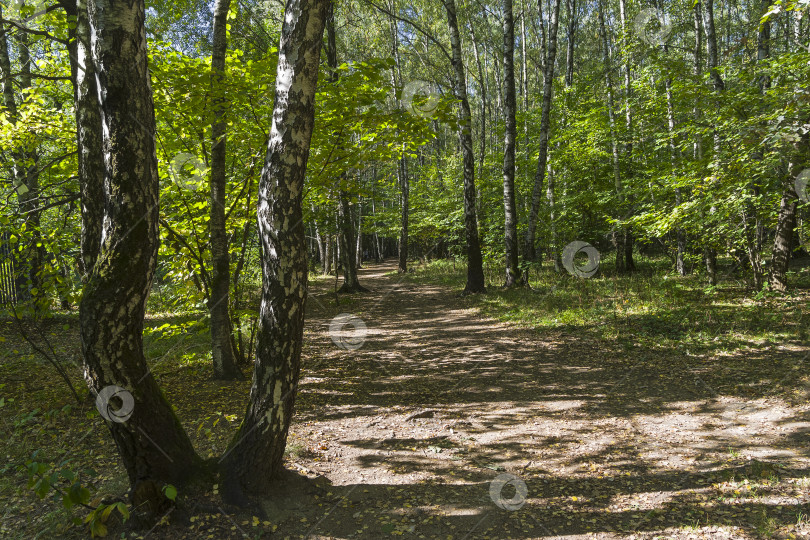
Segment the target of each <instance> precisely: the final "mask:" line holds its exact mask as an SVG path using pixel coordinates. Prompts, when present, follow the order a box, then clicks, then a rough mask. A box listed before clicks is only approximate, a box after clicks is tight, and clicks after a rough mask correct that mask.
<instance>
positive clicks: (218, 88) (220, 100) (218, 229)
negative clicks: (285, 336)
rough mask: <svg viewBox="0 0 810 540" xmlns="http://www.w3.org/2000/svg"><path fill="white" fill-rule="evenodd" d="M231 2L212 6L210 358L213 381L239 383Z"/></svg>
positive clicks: (222, 2) (229, 0) (219, 0)
mask: <svg viewBox="0 0 810 540" xmlns="http://www.w3.org/2000/svg"><path fill="white" fill-rule="evenodd" d="M230 6H231V0H217V1H216V4H215V6H214V38H213V49H212V51H211V95H212V96H213V99H212V104H213V110H214V120H213V122H212V124H211V186H210V187H211V202H210V209H209V211H210V214H211V215H210V219H209V221H208V226H209V228H210V237H211V266H212V271H211V296H210V298H209V300H208V302H209V312H210V315H211V358H212V360H213V364H214V378H215V379H225V380H229V379H242V378H244V377H243V375H242V372H241V371H239V368H238V367H237V366H236V362H235V358H234V356H235V355H234V350H233V345H232V343H231V333H232V325H231V316H230V280H231V259H230V254H229V249H228V234H227V232H226V230H225V228H226V223H225V198H226V191H227V187H228V179H227V175H226V167H227V163H226V159H227V153H226V146H227V134H226V131H227V127H228V119H227V108H228V106H227V102H226V99H225V54H226V52H227V50H228V30H227V25H228V11H229V10H230Z"/></svg>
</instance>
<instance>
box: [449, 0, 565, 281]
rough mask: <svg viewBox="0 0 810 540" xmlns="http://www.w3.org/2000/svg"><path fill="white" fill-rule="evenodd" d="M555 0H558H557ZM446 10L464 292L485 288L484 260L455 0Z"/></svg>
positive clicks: (450, 0)
mask: <svg viewBox="0 0 810 540" xmlns="http://www.w3.org/2000/svg"><path fill="white" fill-rule="evenodd" d="M558 1H559V0H558ZM442 2H443V3H444V7H445V10H446V11H447V26H448V28H449V30H450V47H451V51H452V58H451V63H452V65H453V93H454V95H455V97H456V99H457V100H458V101H459V104H458V105H459V108H458V138H459V144H460V146H461V155H462V162H463V166H464V231H465V236H466V241H467V242H466V243H467V284H466V285H465V286H464V292H465V293H482V292H486V284H485V282H484V263H483V257H482V256H481V244H480V242H479V239H478V218H477V215H476V209H475V201H476V194H475V157H474V156H473V143H472V115H471V114H470V101H469V99H468V98H467V77H466V75H465V73H464V63H463V60H462V54H461V36H459V33H458V17H457V15H456V2H455V0H442Z"/></svg>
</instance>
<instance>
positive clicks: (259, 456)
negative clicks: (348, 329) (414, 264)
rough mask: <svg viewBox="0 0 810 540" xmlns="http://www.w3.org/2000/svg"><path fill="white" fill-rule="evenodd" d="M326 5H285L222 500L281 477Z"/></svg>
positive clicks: (300, 324)
mask: <svg viewBox="0 0 810 540" xmlns="http://www.w3.org/2000/svg"><path fill="white" fill-rule="evenodd" d="M328 5H329V1H328V0H309V1H308V0H287V4H286V7H285V13H284V25H283V27H282V31H281V43H280V44H279V47H278V69H277V74H276V96H275V105H274V110H273V123H272V126H271V128H270V140H269V143H268V148H267V156H266V157H265V163H264V169H263V170H262V176H261V181H260V183H259V209H258V222H259V239H260V241H261V245H262V256H261V260H262V301H261V309H260V314H259V336H258V343H257V345H256V361H255V363H254V366H255V367H254V372H253V384H252V386H251V389H250V400H249V403H248V406H247V410H246V412H245V418H244V420H243V421H242V425H241V427H240V429H239V432H238V433H236V435H235V436H234V438H233V440H232V442H231V445H230V448H229V450H228V453H227V454H226V455H225V456H224V457H223V463H222V465H223V471H224V477H225V479H226V482H225V485H224V486H223V487H224V491H223V494H224V495H225V496H226V497H228V498H231V499H234V500H240V499H242V496H243V494H245V493H262V492H265V493H266V492H267V490H268V486H269V485H270V483H271V481H272V480H273V479H274V478H275V477H277V476H278V475H279V473H280V472H281V471H282V469H283V467H282V462H283V458H284V448H285V445H286V442H287V433H288V430H289V427H290V420H291V419H292V415H293V406H294V404H295V394H296V389H297V387H298V377H299V373H300V370H301V344H302V340H303V331H304V304H305V301H306V290H307V289H306V285H307V259H306V257H307V255H306V239H305V229H304V224H303V213H302V209H301V198H302V196H303V188H304V177H305V175H306V169H307V160H308V158H309V146H310V140H311V137H312V128H313V125H314V123H315V88H316V86H317V82H318V64H319V58H320V51H321V44H322V40H323V29H324V24H325V20H326V10H327V7H328Z"/></svg>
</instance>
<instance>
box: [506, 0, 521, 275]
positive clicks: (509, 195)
mask: <svg viewBox="0 0 810 540" xmlns="http://www.w3.org/2000/svg"><path fill="white" fill-rule="evenodd" d="M503 12H504V17H503V69H504V81H503V82H504V91H503V92H504V111H503V114H504V117H505V119H506V125H505V128H504V142H503V148H504V149H503V207H504V215H505V220H504V221H505V223H504V242H505V244H506V282H505V283H504V286H506V287H514V286H515V285H517V284H518V283H520V266H519V260H518V236H517V208H516V207H515V139H516V138H517V125H516V123H515V114H516V108H517V104H516V102H515V20H514V16H513V13H512V0H504V2H503Z"/></svg>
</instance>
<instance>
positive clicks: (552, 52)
mask: <svg viewBox="0 0 810 540" xmlns="http://www.w3.org/2000/svg"><path fill="white" fill-rule="evenodd" d="M542 1H543V0H537V2H538V8H539V11H540V19H541V21H542V17H543V15H542V13H543V6H542ZM560 1H561V0H554V5H553V7H552V10H551V15H550V17H551V18H550V20H549V24H548V26H549V29H548V41H546V40H545V39H544V40H543V41H544V42H545V44H546V53H545V60H544V62H543V66H544V73H543V106H542V110H541V113H540V132H539V134H538V136H539V139H538V145H539V149H538V156H537V172H536V173H535V176H534V188H533V189H532V204H531V209H530V210H529V223H528V227H527V232H526V248H525V249H524V253H525V255H524V257H526V259H529V260H534V259H535V258H536V255H535V247H534V243H535V235H536V233H537V220H538V217H539V215H540V201H541V196H542V194H543V183H544V181H545V174H546V162H547V161H548V139H549V127H550V125H551V94H552V91H553V87H554V84H553V83H554V65H555V64H556V59H557V28H558V26H559V19H560ZM541 26H542V24H541Z"/></svg>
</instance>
